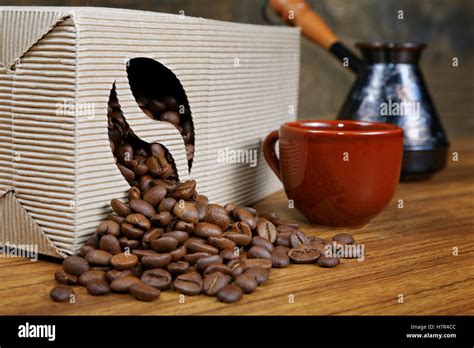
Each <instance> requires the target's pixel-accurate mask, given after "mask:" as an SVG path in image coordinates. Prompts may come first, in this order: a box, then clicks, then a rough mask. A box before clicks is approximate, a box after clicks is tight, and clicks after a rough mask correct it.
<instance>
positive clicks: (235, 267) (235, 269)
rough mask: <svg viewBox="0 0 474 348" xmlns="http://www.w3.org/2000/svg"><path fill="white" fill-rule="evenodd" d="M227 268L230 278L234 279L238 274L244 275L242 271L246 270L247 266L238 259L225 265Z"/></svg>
mask: <svg viewBox="0 0 474 348" xmlns="http://www.w3.org/2000/svg"><path fill="white" fill-rule="evenodd" d="M227 267H229V268H230V269H231V271H232V276H233V277H234V278H235V277H237V276H238V275H239V274H242V273H244V271H245V270H246V269H247V265H246V264H245V262H244V261H242V260H240V259H235V260H231V261H229V262H228V263H227Z"/></svg>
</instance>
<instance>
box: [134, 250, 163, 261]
mask: <svg viewBox="0 0 474 348" xmlns="http://www.w3.org/2000/svg"><path fill="white" fill-rule="evenodd" d="M132 254H133V255H137V256H138V258H139V259H140V260H141V259H142V258H143V257H144V256H150V255H158V253H157V252H156V251H155V250H150V249H138V250H133V251H132Z"/></svg>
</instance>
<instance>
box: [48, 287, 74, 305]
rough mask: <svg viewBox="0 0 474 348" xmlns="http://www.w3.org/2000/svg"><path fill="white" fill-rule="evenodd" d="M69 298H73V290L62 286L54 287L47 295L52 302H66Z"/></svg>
mask: <svg viewBox="0 0 474 348" xmlns="http://www.w3.org/2000/svg"><path fill="white" fill-rule="evenodd" d="M71 296H74V290H73V288H71V287H70V286H68V285H64V284H59V285H56V286H55V287H54V288H53V289H52V290H51V292H50V293H49V297H51V299H52V300H53V301H54V302H68V301H70V300H71Z"/></svg>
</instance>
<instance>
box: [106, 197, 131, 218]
mask: <svg viewBox="0 0 474 348" xmlns="http://www.w3.org/2000/svg"><path fill="white" fill-rule="evenodd" d="M110 205H111V206H112V209H113V210H114V211H115V212H116V213H117V214H118V215H120V216H123V217H127V216H128V215H130V214H131V213H132V210H131V209H130V207H129V206H128V205H126V204H125V203H122V202H121V201H119V200H118V199H112V201H111V202H110Z"/></svg>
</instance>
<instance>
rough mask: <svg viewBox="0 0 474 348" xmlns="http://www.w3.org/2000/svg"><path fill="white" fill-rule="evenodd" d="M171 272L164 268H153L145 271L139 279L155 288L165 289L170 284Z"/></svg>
mask: <svg viewBox="0 0 474 348" xmlns="http://www.w3.org/2000/svg"><path fill="white" fill-rule="evenodd" d="M171 280H172V277H171V274H170V273H169V272H167V271H165V270H164V269H161V268H155V269H150V270H148V271H145V272H144V273H143V275H142V277H141V281H142V282H143V283H145V284H147V285H150V286H152V287H154V288H156V289H160V290H163V289H166V288H167V287H169V286H170V284H171Z"/></svg>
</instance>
